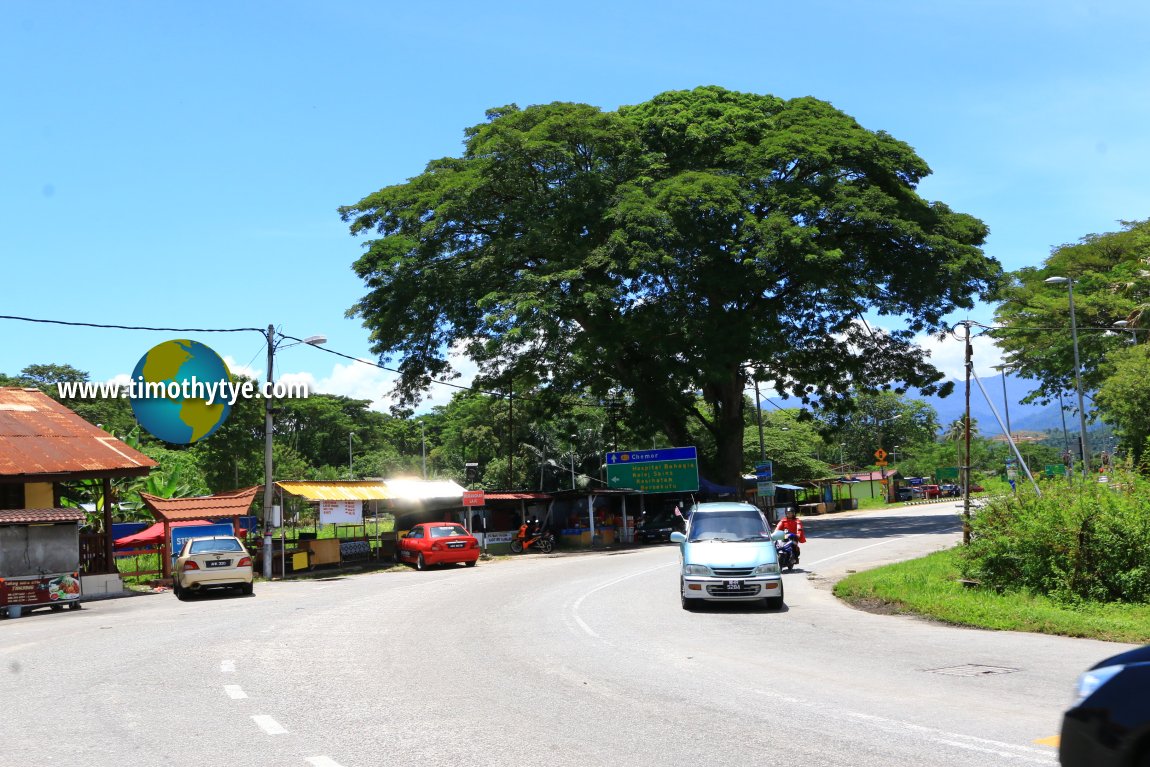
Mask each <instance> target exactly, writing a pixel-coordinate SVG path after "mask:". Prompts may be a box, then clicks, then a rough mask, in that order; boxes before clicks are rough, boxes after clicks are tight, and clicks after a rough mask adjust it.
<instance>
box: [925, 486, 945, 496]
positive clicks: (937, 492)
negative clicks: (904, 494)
mask: <svg viewBox="0 0 1150 767" xmlns="http://www.w3.org/2000/svg"><path fill="white" fill-rule="evenodd" d="M922 494H923V497H925V498H927V499H931V498H941V497H942V488H941V487H939V486H938V485H923V486H922Z"/></svg>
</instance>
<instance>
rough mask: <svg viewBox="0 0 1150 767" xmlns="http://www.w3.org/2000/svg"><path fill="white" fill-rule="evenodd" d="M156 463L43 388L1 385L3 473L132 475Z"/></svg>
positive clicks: (31, 478) (33, 477)
mask: <svg viewBox="0 0 1150 767" xmlns="http://www.w3.org/2000/svg"><path fill="white" fill-rule="evenodd" d="M155 465H156V462H155V461H153V460H152V459H151V458H149V457H148V456H146V455H144V454H143V453H141V452H139V451H138V450H134V449H132V448H130V447H128V446H127V445H125V444H124V443H123V442H121V441H120V440H118V439H116V438H115V437H114V436H112V435H111V434H109V433H108V432H106V431H104V430H103V429H101V428H99V427H98V426H93V425H92V424H90V423H88V422H87V421H85V420H84V419H83V418H81V417H80V416H78V415H76V414H75V413H73V412H72V411H71V410H69V409H68V408H66V407H64V406H63V405H61V404H60V403H59V402H57V401H56V400H54V399H52V398H51V397H49V396H48V395H47V394H45V393H44V392H42V391H40V390H39V389H16V388H11V387H0V477H4V478H16V479H20V480H23V481H27V482H35V481H44V480H48V479H86V478H90V477H130V476H139V475H142V474H147V473H148V471H149V470H151V469H152V467H154V466H155Z"/></svg>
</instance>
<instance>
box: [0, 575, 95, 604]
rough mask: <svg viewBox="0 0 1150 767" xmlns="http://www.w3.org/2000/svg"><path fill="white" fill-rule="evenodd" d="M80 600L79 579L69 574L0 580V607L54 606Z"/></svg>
mask: <svg viewBox="0 0 1150 767" xmlns="http://www.w3.org/2000/svg"><path fill="white" fill-rule="evenodd" d="M79 598H80V579H79V578H76V577H74V576H73V575H72V574H71V573H60V574H57V575H46V576H43V577H39V578H0V605H5V606H8V605H54V604H63V603H65V602H68V601H75V600H77V599H79Z"/></svg>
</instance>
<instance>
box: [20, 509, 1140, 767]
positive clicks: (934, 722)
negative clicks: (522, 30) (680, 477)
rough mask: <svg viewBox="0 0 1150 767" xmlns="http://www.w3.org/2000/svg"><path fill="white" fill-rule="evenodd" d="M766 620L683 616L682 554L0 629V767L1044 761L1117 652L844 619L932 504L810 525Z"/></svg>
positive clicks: (120, 602)
mask: <svg viewBox="0 0 1150 767" xmlns="http://www.w3.org/2000/svg"><path fill="white" fill-rule="evenodd" d="M806 525H807V531H808V538H809V541H808V543H807V544H806V545H805V546H804V547H803V557H802V563H801V565H800V568H799V569H796V570H795V571H794V572H792V573H789V574H786V575H785V577H784V582H785V586H786V607H785V608H784V609H783V610H782V611H779V612H762V611H759V610H758V609H751V608H747V609H743V608H740V607H737V606H734V605H721V606H718V607H716V608H713V609H706V610H704V611H701V612H697V613H688V612H685V611H683V610H682V609H681V608H680V605H679V598H678V592H677V588H678V572H677V565H678V548H677V547H675V546H654V547H650V548H644V549H637V550H636V549H631V550H622V551H618V552H602V553H593V554H572V555H558V556H551V557H541V556H534V557H521V558H518V559H511V560H499V561H495V562H481V563H480V564H479V566H478V567H476V568H473V569H464V568H462V567H460V568H450V569H440V570H432V571H429V572H424V573H418V572H415V571H413V570H412V571H406V572H392V573H375V574H365V575H357V576H351V577H338V576H336V577H332V578H329V579H323V580H309V581H293V582H276V583H269V584H257V590H256V595H255V596H254V597H239V596H235V597H233V596H226V597H219V598H216V597H209V598H202V599H198V600H196V601H192V602H188V603H183V602H179V601H177V600H176V599H175V597H174V596H172V595H171V594H157V595H148V596H140V597H132V598H126V599H117V600H109V601H102V602H93V603H89V604H86V605H85V607H84V609H83V610H80V611H75V612H71V611H66V612H63V613H51V612H44V611H37V612H35V613H32V614H30V615H26V616H24V617H22V618H19V619H16V620H6V621H2V622H0V701H2V708H0V736H2V737H0V764H2V765H4V766H5V767H25V766H27V767H42V766H43V765H64V766H68V767H70V766H72V765H76V766H77V767H78V766H79V765H84V766H85V767H88V766H90V765H116V766H117V767H121V766H123V767H127V766H130V765H141V766H143V765H147V766H148V767H154V766H155V765H203V766H204V767H208V766H214V765H221V766H223V765H228V766H229V767H234V765H245V766H247V765H275V766H277V767H279V766H283V767H289V766H294V767H307V765H312V766H313V767H340V766H342V767H367V766H368V765H392V764H408V763H419V764H424V765H461V764H467V765H516V766H517V767H518V766H520V765H524V764H548V765H572V766H574V765H579V766H580V767H586V765H619V764H633V765H675V767H681V766H682V765H684V764H696V765H743V764H748V763H778V764H789V765H810V766H819V765H843V766H844V767H846V766H849V767H867V766H868V765H924V764H930V765H955V766H959V765H961V766H963V767H965V766H967V765H979V766H980V767H981V766H983V765H988V764H989V765H999V764H1010V765H1033V764H1039V765H1050V764H1054V763H1056V749H1055V747H1054V746H1052V745H1050V744H1049V741H1047V742H1043V741H1044V739H1048V738H1050V737H1051V736H1054V735H1056V734H1057V732H1058V727H1059V722H1060V718H1061V712H1062V710H1063V708H1065V707H1066V706H1067V705H1068V704H1069V703H1070V696H1071V686H1072V684H1073V682H1074V679H1075V677H1076V676H1077V675H1078V673H1079V672H1080V671H1081V670H1082V669H1084V668H1086V667H1088V666H1089V665H1091V664H1092V663H1094V662H1095V661H1096V660H1098V659H1100V658H1102V657H1105V656H1107V655H1110V654H1113V653H1114V652H1117V651H1119V650H1121V649H1124V648H1125V647H1127V646H1126V645H1115V644H1110V643H1104V642H1096V641H1091V640H1078V639H1067V638H1060V637H1048V636H1041V635H1036V634H1013V633H1006V632H988V631H977V630H970V629H959V628H953V627H948V626H943V625H938V624H934V623H931V622H927V621H923V620H919V619H914V618H908V617H899V616H883V615H872V614H869V613H865V612H861V611H857V610H854V609H852V608H850V607H847V606H845V605H843V604H840V603H839V602H838V601H837V600H836V599H835V598H834V597H833V596H832V595H831V593H830V591H829V586H830V583H831V582H832V581H833V580H834V579H835V578H837V577H839V576H841V575H842V574H843V573H845V572H847V571H849V570H855V569H864V568H867V567H871V566H873V565H875V564H879V563H882V562H886V561H893V560H896V559H902V558H907V557H913V556H917V555H920V554H922V553H926V552H928V551H932V550H935V549H937V548H940V547H943V546H947V545H950V544H951V543H953V542H955V541H956V540H957V539H958V524H957V517H956V514H955V507H954V504H953V503H946V504H937V505H931V506H914V507H908V508H904V509H897V510H891V511H886V512H879V513H876V512H852V513H847V514H840V515H833V516H829V517H818V518H813V519H809V520H807V522H806Z"/></svg>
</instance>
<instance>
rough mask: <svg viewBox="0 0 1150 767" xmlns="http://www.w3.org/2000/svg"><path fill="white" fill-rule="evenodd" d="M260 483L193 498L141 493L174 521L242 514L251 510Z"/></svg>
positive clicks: (147, 503)
mask: <svg viewBox="0 0 1150 767" xmlns="http://www.w3.org/2000/svg"><path fill="white" fill-rule="evenodd" d="M258 490H259V487H245V488H243V489H241V490H229V491H228V492H226V493H216V494H215V495H197V496H194V497H192V498H160V497H159V496H155V495H149V494H148V493H140V497H141V498H143V499H144V505H145V506H147V507H148V510H149V511H151V512H152V515H153V516H154V517H155V518H156V519H158V520H160V521H163V520H165V519H166V520H168V521H169V522H174V521H177V520H184V519H204V518H209V519H210V518H215V517H239V516H243V515H244V514H247V513H248V509H249V508H250V507H251V505H252V499H253V498H255V496H256V491H258Z"/></svg>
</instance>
